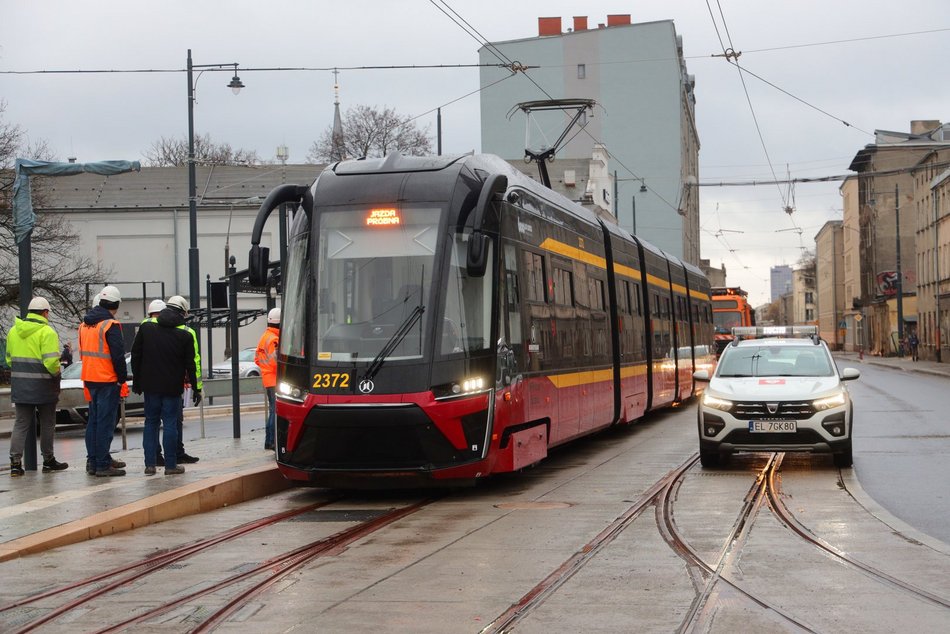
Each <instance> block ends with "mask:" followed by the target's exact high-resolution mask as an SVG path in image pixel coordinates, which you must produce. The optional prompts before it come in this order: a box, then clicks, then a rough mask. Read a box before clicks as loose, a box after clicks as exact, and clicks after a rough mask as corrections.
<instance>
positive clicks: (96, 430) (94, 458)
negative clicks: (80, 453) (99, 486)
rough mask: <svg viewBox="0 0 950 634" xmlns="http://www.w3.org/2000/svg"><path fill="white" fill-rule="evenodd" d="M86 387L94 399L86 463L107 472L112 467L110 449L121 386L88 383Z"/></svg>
mask: <svg viewBox="0 0 950 634" xmlns="http://www.w3.org/2000/svg"><path fill="white" fill-rule="evenodd" d="M86 387H87V388H89V396H90V397H92V400H91V401H89V420H87V421H86V462H87V463H90V462H91V463H92V464H93V466H95V468H96V471H105V470H106V469H109V468H111V467H112V457H111V456H110V455H109V448H110V447H111V446H112V437H113V436H114V435H115V421H116V418H117V416H118V412H119V384H118V383H86Z"/></svg>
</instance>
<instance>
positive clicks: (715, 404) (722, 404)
mask: <svg viewBox="0 0 950 634" xmlns="http://www.w3.org/2000/svg"><path fill="white" fill-rule="evenodd" d="M703 405H705V406H706V407H712V408H713V409H721V410H722V411H724V412H728V411H729V410H730V409H732V401H727V400H726V399H724V398H719V397H717V396H713V395H712V394H710V393H709V392H706V393H705V394H704V395H703Z"/></svg>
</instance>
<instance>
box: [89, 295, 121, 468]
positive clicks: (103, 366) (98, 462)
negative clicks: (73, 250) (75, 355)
mask: <svg viewBox="0 0 950 634" xmlns="http://www.w3.org/2000/svg"><path fill="white" fill-rule="evenodd" d="M96 297H97V298H98V301H95V300H93V306H92V308H90V309H89V312H88V313H86V316H85V317H83V319H82V323H81V324H79V357H80V359H81V360H82V374H81V376H82V382H83V387H85V388H86V389H87V390H88V391H89V418H88V420H87V421H86V473H88V474H90V475H95V476H98V477H115V476H124V475H125V470H124V467H125V463H124V462H122V461H121V460H113V459H112V456H111V455H110V453H109V451H110V449H111V447H112V438H113V436H114V435H115V423H116V420H117V419H118V416H119V398H120V395H121V393H122V389H123V387H125V382H126V381H127V380H128V373H127V371H126V365H125V342H124V340H123V339H122V325H121V324H120V323H119V322H118V321H117V320H116V319H115V314H116V311H118V310H119V304H120V303H121V302H122V295H121V294H120V293H119V289H117V288H116V287H115V286H106V287H105V288H103V289H102V290H101V291H99V294H98V295H96Z"/></svg>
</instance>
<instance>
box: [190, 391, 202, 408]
mask: <svg viewBox="0 0 950 634" xmlns="http://www.w3.org/2000/svg"><path fill="white" fill-rule="evenodd" d="M191 402H192V404H194V405H198V403H200V402H201V390H194V391H193V392H192V393H191Z"/></svg>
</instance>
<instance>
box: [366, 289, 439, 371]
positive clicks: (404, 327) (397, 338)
mask: <svg viewBox="0 0 950 634" xmlns="http://www.w3.org/2000/svg"><path fill="white" fill-rule="evenodd" d="M424 312H426V309H425V306H423V305H422V304H419V305H418V306H416V307H415V308H413V309H412V312H411V313H409V316H408V317H406V319H405V321H403V322H402V324H401V325H400V326H399V328H397V329H396V332H394V333H393V336H392V337H390V338H389V341H387V342H386V345H384V346H383V349H382V350H380V351H379V354H377V355H376V358H375V359H373V362H372V363H370V364H369V367H368V368H366V374H364V375H363V378H364V379H366V380H371V379H372V378H373V377H374V376H376V373H377V372H379V369H380V368H381V367H383V363H385V361H386V357H388V356H389V354H390V353H391V352H392V351H393V350H395V349H396V346H398V345H399V343H400V342H401V341H402V340H403V339H405V338H406V335H407V334H409V331H410V330H412V327H413V326H415V325H416V322H417V321H419V318H420V317H422V313H424Z"/></svg>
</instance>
